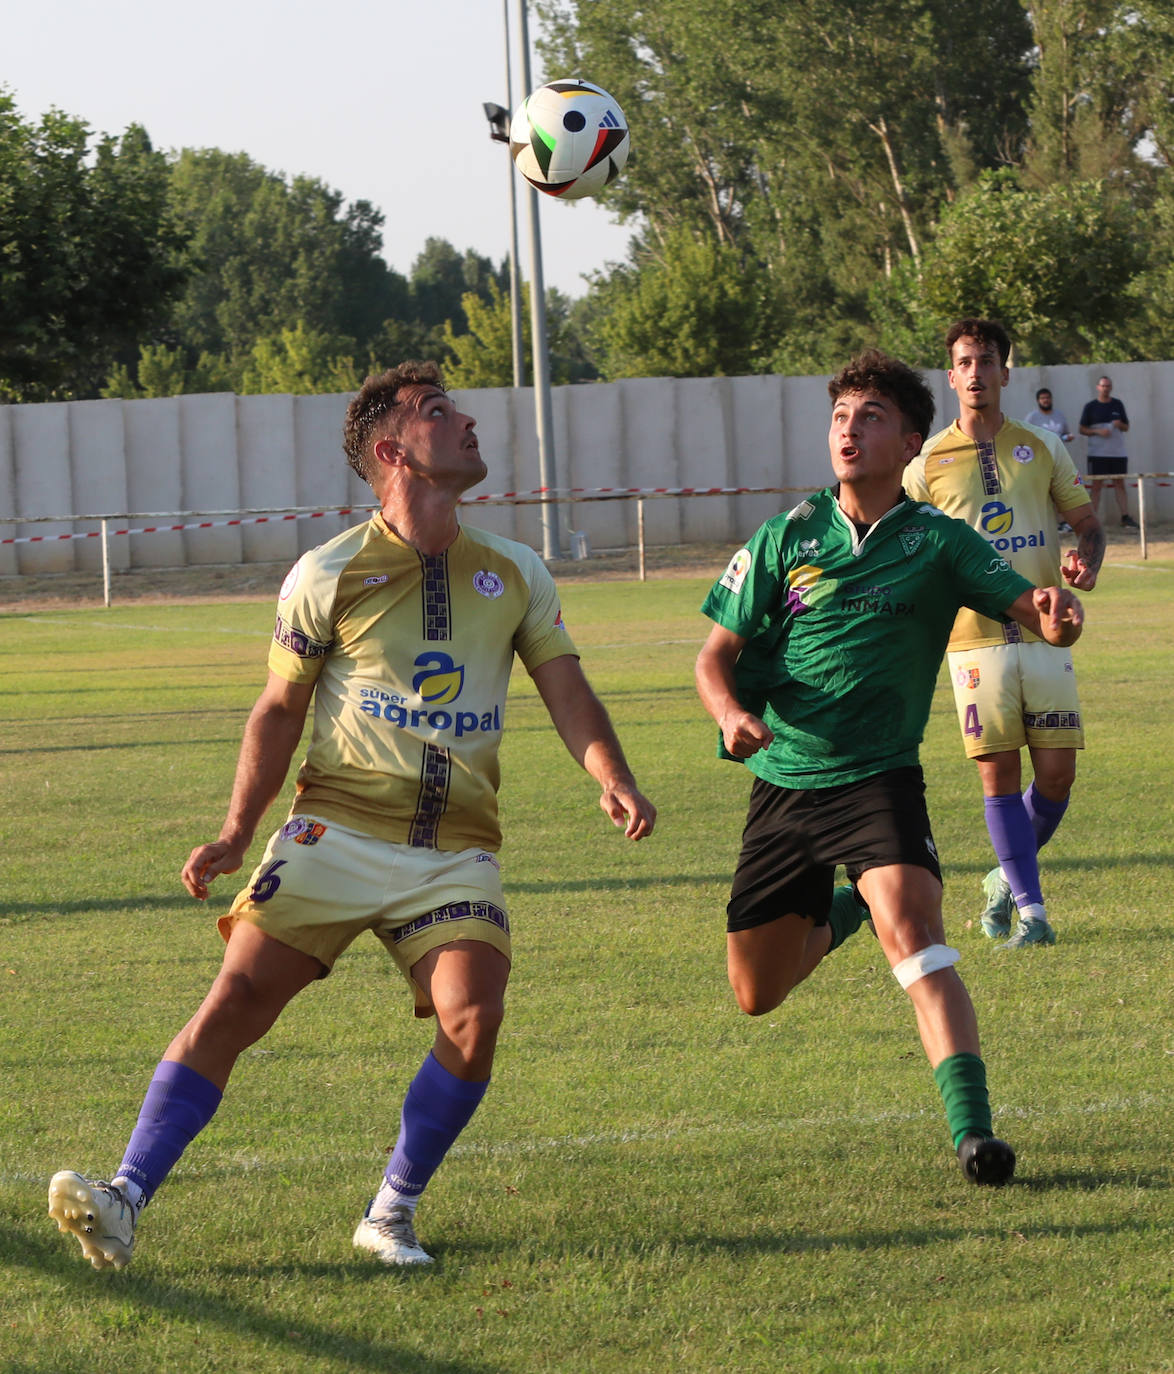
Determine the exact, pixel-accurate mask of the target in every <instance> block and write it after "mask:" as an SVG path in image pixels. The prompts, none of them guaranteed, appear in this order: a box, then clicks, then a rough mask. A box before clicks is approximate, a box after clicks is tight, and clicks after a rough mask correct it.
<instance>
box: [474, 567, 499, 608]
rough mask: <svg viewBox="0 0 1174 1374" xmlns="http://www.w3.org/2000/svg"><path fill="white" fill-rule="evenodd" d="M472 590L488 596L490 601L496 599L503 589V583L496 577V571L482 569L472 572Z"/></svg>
mask: <svg viewBox="0 0 1174 1374" xmlns="http://www.w3.org/2000/svg"><path fill="white" fill-rule="evenodd" d="M473 590H474V591H475V592H479V593H480V594H481V595H482V596H484V597H488V598H489V600H490V601H496V600H497V598H498V597H499V596H500V595H501V594H502V592H504V591H505V583H504V582H503V581H502V580H501V578H500V577H498V575H497V573H495V572H486V571H485V570H484V569H482V571H481V572H475V573H474V574H473Z"/></svg>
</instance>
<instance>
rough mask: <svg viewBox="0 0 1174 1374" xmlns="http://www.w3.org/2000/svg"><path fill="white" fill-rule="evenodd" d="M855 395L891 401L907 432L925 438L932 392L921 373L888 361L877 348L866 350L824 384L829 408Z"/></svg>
mask: <svg viewBox="0 0 1174 1374" xmlns="http://www.w3.org/2000/svg"><path fill="white" fill-rule="evenodd" d="M855 391H875V392H876V393H877V395H878V396H884V397H885V399H886V400H889V401H892V403H893V404H894V405H895V406H896V407H897V409H898V410H899V411H900V412H901V417H902V419H904V421H905V424H906V426H907V432H908V433H911V434H920V435H921V437H922V438H923V439H928V438H929V432H930V429H931V428H932V426H933V417H934V409H935V406H934V399H933V392H932V391H930V389H929V387H928V386H927V385H926V382H925V378H924V377H922V375H921V373H920V372H916V371H915V370H914V369H913V368H911V367H910V366H909V364H908V363H903V362H901V360H900V359H899V358H890V357H889V355H888V354H887V353H882V352H881V351H880V349H878V348H869V349H866V350H865V351H864V352H863V353H861V354H860V356H859V357H857V358H853V359H852V361H851V362H850V363H849V364H848V365H847V367H844V368H842V369H841V370H840V371H839V372H837V373H836V375H835V376H834V377H833V378H832V379H831V381H830V382H828V395H829V396H830V397H831V398H832V404H833V405H835V403H836V402H837V401H838V400H839V399H840V397H841V396H844V395H847V394H848V393H849V392H855Z"/></svg>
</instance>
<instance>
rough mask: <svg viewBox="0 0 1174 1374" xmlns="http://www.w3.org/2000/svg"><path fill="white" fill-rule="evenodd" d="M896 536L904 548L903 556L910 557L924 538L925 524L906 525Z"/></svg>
mask: <svg viewBox="0 0 1174 1374" xmlns="http://www.w3.org/2000/svg"><path fill="white" fill-rule="evenodd" d="M897 538H898V539H899V540H900V541H901V547H902V548H903V549H904V550H905V557H906V558H912V557H913V555H914V554H915V553H916V552H917V550H918V549H919V548H921V545H922V543H923V542H924V540H925V526H924V525H906V526H905V528H904V529H903V530H902V531H901V533H900V534H899V535H898V536H897Z"/></svg>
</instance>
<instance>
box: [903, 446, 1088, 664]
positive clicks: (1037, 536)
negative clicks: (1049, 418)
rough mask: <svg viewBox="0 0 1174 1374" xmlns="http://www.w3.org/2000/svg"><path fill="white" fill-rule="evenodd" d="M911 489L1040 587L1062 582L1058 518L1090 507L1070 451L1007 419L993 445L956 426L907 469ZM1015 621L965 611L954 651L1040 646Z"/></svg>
mask: <svg viewBox="0 0 1174 1374" xmlns="http://www.w3.org/2000/svg"><path fill="white" fill-rule="evenodd" d="M904 484H905V490H906V491H907V492H908V493H909V495H910V496H911V497H912V498H913V499H914V500H915V501H928V502H929V504H930V505H932V506H937V508H938V509H939V510H942V511H945V513H946V514H947V515H952V516H954V517H956V518H957V519H959V520H965V521H966V523H967V524H968V525H972V526H973V527H974V528H975V529H976V530H977V531H978V532H979V534H981V535H982V536H983V538H984V539H986V541H987V542H988V543H989V544H990V545H991V547H992V548H993V549H995V551H996V552H998V553H1000V554H1002V555H1003V557H1004V558H1005V559H1006V560H1007V562H1008V563H1010V564H1011V566H1012V567H1013V568H1014V569H1015V571H1016V572H1017V573H1019V574H1021V575H1022V576H1023V577H1026V578H1027V579H1028V580H1029V581H1030V582H1033V583H1034V584H1035V585H1036V586H1037V587H1054V586H1057V585H1059V583H1060V543H1059V537H1058V534H1057V530H1056V512H1057V511H1058V512H1059V513H1060V515H1061V517H1062V516H1063V515H1064V513H1065V512H1066V511H1070V510H1075V508H1076V507H1077V506H1083V505H1086V504H1087V503H1088V493H1087V492H1086V491H1085V489H1084V486H1083V484H1082V483H1081V480H1080V477H1079V475H1078V474H1077V471H1076V468H1075V466H1074V464H1073V462H1072V459H1071V458H1070V457H1069V455H1068V450H1067V449H1066V448H1065V447H1064V444H1063V442H1062V441H1061V440H1060V439H1059V438H1058V436H1057V435H1055V434H1050V433H1049V432H1048V431H1047V430H1043V429H1037V428H1036V427H1035V426H1034V425H1029V424H1025V423H1024V422H1022V421H1019V420H1009V419H1004V420H1003V424H1002V427H1001V428H1000V429H999V432H998V433H997V434H996V435H995V437H994V439H993V440H991V441H982V442H980V441H977V440H974V439H971V438H970V437H969V436H968V435H966V434H963V432H962V430H961V429H960V428H959V427H958V422H957V420H955V421H954V423H953V424H952V425H951V426H950V427H949V429H943V430H941V431H940V432H939V433H937V434H935V435H934V436H933V437H932V438H931V439H928V440H927V441H926V444H925V447H924V448H923V449H922V450H921V453H920V454H919V455H918V456H917V457H916V458H914V460H913V461H912V462H911V463H910V464H909V466H908V467H907V468H906V469H905V477H904ZM1036 639H1038V635H1034V634H1032V633H1031V631H1030V630H1025V629H1023V628H1022V626H1020V625H1019V624H1018V623H1016V622H1015V621H1009V622H1008V623H1007V624H1005V625H1004V624H1000V623H999V622H998V621H997V620H991V619H988V617H986V616H983V615H979V614H978V612H977V611H972V610H968V609H967V608H966V607H963V608H962V610H961V611H959V612H958V619H957V620H956V621H955V622H954V629H953V632H952V633H951V635H950V646H949V647H950V649H951V651H954V650H958V649H976V648H980V647H981V646H983V645H986V644H1006V643H1009V642H1015V641H1019V640H1029V641H1031V640H1036Z"/></svg>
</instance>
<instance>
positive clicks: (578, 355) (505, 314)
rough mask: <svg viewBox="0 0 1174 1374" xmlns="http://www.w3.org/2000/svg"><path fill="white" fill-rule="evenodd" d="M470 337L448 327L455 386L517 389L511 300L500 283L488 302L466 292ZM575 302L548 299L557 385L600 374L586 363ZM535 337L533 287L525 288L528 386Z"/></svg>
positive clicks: (450, 376) (551, 295)
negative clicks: (577, 322)
mask: <svg viewBox="0 0 1174 1374" xmlns="http://www.w3.org/2000/svg"><path fill="white" fill-rule="evenodd" d="M461 307H462V312H463V314H464V316H465V318H466V319H467V320H468V332H467V333H464V334H458V333H457V332H456V329H455V328H454V326H453V322H452V321H451V320H447V321H445V325H444V347H445V350H446V352H447V355H448V356H447V359H446V361H445V365H444V372H445V378H446V379H447V381H448V384H449V385H450V386H454V387H460V388H466V389H473V388H477V387H499V386H512V385H513V382H514V335H513V321H512V319H511V315H510V298H509V293H508V292H507V291H503V290H502V288H501V287H500V286H499V285H498V284H497V282H496V281H495V280H491V281H490V282H489V288H488V299H485V298H484V297H482V296H479V295H477V294H476V293H475V292H472V291H469V292H466V294H465V295H464V297H463V298H462V301H461ZM572 314H573V310H572V305H571V302H570V301H569V300H568V299H567V297H566V296H564V295H563V294H562V292H560V291H554V290H552V291H548V292H547V293H546V335H547V349H548V352H549V354H550V378H551V381H552V382H553V383H555V385H564V384H566V383H568V382H581V381H586V380H589V379H590V378H593V377H594V376H595V375H596V373H595V369H594V368H593V367H592V366H591V364H590V363H589V362H588V361H587V360H586V358H585V356H584V353H583V347H582V343H581V341H580V338H579V333H578V330H577V329H576V327H575V324H574V321H573V318H572ZM532 340H533V331H532V329H531V316H530V284H529V283H528V282H523V284H522V349H523V362H522V371H523V376H524V377H525V378H526V384H527V385H529V379H530V378H531V377H532V376H533V367H534V358H533V343H532Z"/></svg>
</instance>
